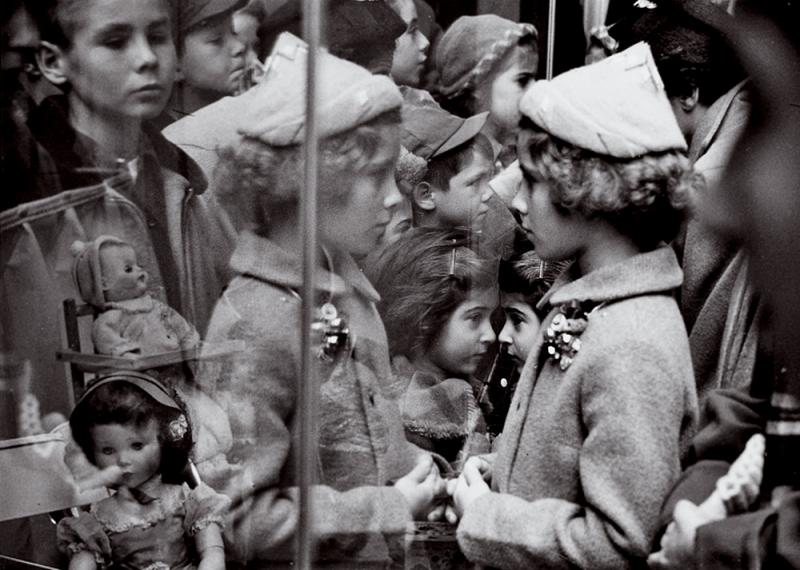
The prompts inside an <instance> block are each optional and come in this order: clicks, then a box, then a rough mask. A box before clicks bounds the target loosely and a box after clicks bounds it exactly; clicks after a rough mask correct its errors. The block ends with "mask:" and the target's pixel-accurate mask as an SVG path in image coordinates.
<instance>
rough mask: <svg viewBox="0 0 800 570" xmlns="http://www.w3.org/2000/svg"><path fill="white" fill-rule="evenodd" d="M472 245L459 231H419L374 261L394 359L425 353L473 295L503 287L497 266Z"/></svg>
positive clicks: (370, 271) (370, 272)
mask: <svg viewBox="0 0 800 570" xmlns="http://www.w3.org/2000/svg"><path fill="white" fill-rule="evenodd" d="M468 245H469V238H468V235H467V234H466V233H465V232H462V231H459V230H452V229H443V228H414V229H412V230H409V231H407V232H405V233H404V234H403V235H402V236H401V237H400V238H399V239H398V240H397V241H395V242H393V243H391V244H389V245H388V246H386V247H385V248H384V249H383V250H381V251H380V252H379V253H378V254H377V256H375V257H371V258H368V260H367V264H366V267H365V273H366V274H367V277H368V278H369V279H370V281H371V282H372V284H373V285H374V286H375V289H376V290H377V291H378V293H380V295H381V300H380V302H379V303H378V311H379V312H380V314H381V319H382V320H383V323H384V326H385V327H386V334H387V337H388V339H389V353H390V354H391V355H392V356H396V355H403V356H407V357H412V356H413V355H415V354H420V353H424V352H425V351H426V349H427V348H428V347H430V346H431V345H432V344H433V343H434V341H435V340H436V337H437V336H438V334H439V333H440V332H441V331H442V329H443V328H444V326H445V324H446V322H447V319H448V318H450V315H451V314H452V313H453V311H455V310H456V308H457V307H458V306H459V305H460V304H461V303H462V302H464V301H465V300H467V298H468V297H469V295H470V292H471V291H476V290H484V289H490V288H494V287H496V286H497V270H496V264H495V263H492V262H491V261H490V260H487V259H482V258H481V257H479V256H478V254H477V253H475V252H474V251H473V250H472V249H470V248H469V247H468Z"/></svg>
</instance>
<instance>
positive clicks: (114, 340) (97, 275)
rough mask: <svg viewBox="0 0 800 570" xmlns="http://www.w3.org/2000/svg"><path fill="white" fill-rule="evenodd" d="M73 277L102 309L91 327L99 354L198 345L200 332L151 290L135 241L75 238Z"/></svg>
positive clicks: (85, 296) (130, 353) (82, 292)
mask: <svg viewBox="0 0 800 570" xmlns="http://www.w3.org/2000/svg"><path fill="white" fill-rule="evenodd" d="M71 250H72V253H73V255H74V256H75V259H74V264H73V269H72V275H73V277H74V280H75V284H76V285H77V287H78V292H79V293H80V295H81V297H82V298H83V300H84V301H86V302H87V303H89V304H90V305H92V306H94V307H96V308H97V309H99V310H100V311H101V312H100V314H99V315H97V318H96V319H95V321H94V325H93V328H92V342H93V343H94V346H95V350H96V351H97V352H98V353H99V354H109V355H112V356H134V355H148V354H156V353H160V352H169V351H172V350H179V349H187V348H194V347H195V346H197V344H198V342H199V341H200V336H199V335H198V334H197V331H196V330H195V329H194V327H192V325H190V324H189V323H187V322H186V320H185V319H184V318H183V317H182V316H181V315H180V314H178V312H177V311H175V310H174V309H172V308H171V307H169V306H167V305H165V304H164V303H162V302H161V301H158V300H157V299H154V298H153V297H152V296H151V295H150V294H149V293H148V291H147V284H148V274H147V271H145V270H144V269H142V268H141V267H140V266H139V264H138V263H137V260H136V252H135V251H134V249H133V247H131V245H130V244H128V243H126V242H124V241H122V240H121V239H119V238H116V237H114V236H100V237H98V238H97V239H95V240H94V241H90V242H81V241H76V242H75V243H74V244H72V247H71Z"/></svg>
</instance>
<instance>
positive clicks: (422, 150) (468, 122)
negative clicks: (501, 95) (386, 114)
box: [403, 89, 494, 229]
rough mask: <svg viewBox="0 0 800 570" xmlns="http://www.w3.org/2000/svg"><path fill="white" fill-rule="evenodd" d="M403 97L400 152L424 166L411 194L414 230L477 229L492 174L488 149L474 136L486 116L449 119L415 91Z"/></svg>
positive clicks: (484, 141) (430, 99) (483, 139)
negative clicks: (408, 152)
mask: <svg viewBox="0 0 800 570" xmlns="http://www.w3.org/2000/svg"><path fill="white" fill-rule="evenodd" d="M403 97H404V103H403V146H405V147H406V148H407V149H408V150H409V151H410V152H411V153H413V154H415V155H417V156H420V157H422V158H424V159H425V160H427V162H428V168H427V172H426V174H425V176H424V177H423V179H422V181H421V182H419V183H418V184H416V185H415V186H414V188H413V189H412V191H411V200H412V208H413V213H414V226H428V227H430V226H434V227H436V226H439V227H461V228H476V229H477V227H478V224H479V223H480V222H481V220H482V218H483V216H484V215H485V214H486V212H487V211H488V206H487V205H486V203H485V202H486V200H487V199H488V197H489V193H490V190H489V188H488V186H487V184H488V182H489V179H490V178H491V177H492V174H493V171H494V166H493V161H492V147H491V145H490V143H489V140H488V139H487V138H486V137H485V136H483V135H481V134H480V132H481V129H482V128H483V126H484V125H485V123H486V117H487V114H486V113H482V114H480V115H475V116H473V117H469V118H467V119H462V118H461V117H457V116H455V115H451V114H450V113H448V112H447V111H445V110H444V109H442V108H441V107H440V106H439V105H438V103H436V101H434V100H433V97H431V96H430V94H429V93H428V92H427V91H422V90H419V89H403Z"/></svg>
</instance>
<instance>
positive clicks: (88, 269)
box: [73, 236, 231, 484]
mask: <svg viewBox="0 0 800 570" xmlns="http://www.w3.org/2000/svg"><path fill="white" fill-rule="evenodd" d="M73 250H74V253H75V256H76V257H75V261H74V266H73V276H74V279H75V283H76V284H77V286H78V290H79V292H80V294H81V296H82V297H83V299H84V301H86V302H87V303H89V304H91V305H93V306H95V307H96V308H98V309H100V310H101V311H102V312H101V313H100V314H99V315H98V316H97V318H96V319H95V321H94V326H93V329H92V341H93V342H94V346H95V350H96V351H97V352H98V353H99V354H109V355H113V356H147V355H153V354H159V353H164V352H170V351H177V350H181V349H183V350H186V349H190V348H195V347H197V346H199V344H200V336H199V335H198V333H197V331H196V330H195V329H194V327H192V325H190V324H189V323H188V322H187V321H186V320H184V318H183V317H182V316H181V315H180V314H178V312H177V311H175V310H174V309H172V308H171V307H169V306H167V305H166V304H164V303H162V302H161V301H158V300H156V299H154V298H153V297H152V296H150V295H149V294H148V292H147V285H148V275H147V272H146V271H145V270H144V269H142V268H141V267H140V266H139V265H138V264H137V260H136V254H135V252H134V250H133V248H132V247H131V246H130V245H129V244H127V243H126V242H124V241H122V240H120V239H117V238H116V237H113V236H100V237H98V238H97V239H95V240H94V241H91V242H88V243H84V242H75V243H74V244H73ZM182 361H183V359H182V358H179V357H178V358H176V360H175V364H173V365H169V366H161V367H159V368H154V369H150V370H148V373H149V374H152V375H155V376H156V377H157V378H158V379H159V380H160V381H161V382H163V383H165V384H167V385H168V386H169V387H170V388H171V389H174V390H176V391H177V392H178V394H179V395H180V397H181V398H182V400H183V401H184V402H185V404H186V406H187V408H188V411H189V414H190V415H191V417H192V418H193V420H194V421H193V425H194V429H195V432H194V440H195V449H194V454H195V462H196V463H197V468H198V470H199V471H200V473H201V475H202V476H203V478H204V479H206V480H207V481H208V482H209V484H213V483H214V482H215V481H216V480H218V479H225V478H226V477H227V476H228V475H229V468H230V466H229V465H228V462H227V461H226V460H225V458H224V455H223V454H222V452H223V451H224V450H227V449H228V448H229V447H230V445H231V433H230V425H229V423H228V418H227V416H226V415H225V413H224V412H223V411H222V410H221V409H220V408H219V406H218V405H217V404H216V403H215V402H214V401H213V400H212V399H211V398H210V397H209V396H208V395H206V394H205V393H204V392H203V391H202V390H200V389H199V388H198V387H197V386H196V385H194V383H193V382H192V381H191V380H192V378H191V375H190V376H189V377H187V374H189V369H187V368H186V367H183V366H181V362H182Z"/></svg>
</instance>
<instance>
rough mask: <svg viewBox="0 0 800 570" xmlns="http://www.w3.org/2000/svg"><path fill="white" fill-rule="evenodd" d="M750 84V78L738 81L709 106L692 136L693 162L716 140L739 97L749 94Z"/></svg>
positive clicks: (691, 151)
mask: <svg viewBox="0 0 800 570" xmlns="http://www.w3.org/2000/svg"><path fill="white" fill-rule="evenodd" d="M748 85H749V80H747V79H745V80H744V81H742V82H740V83H738V84H737V85H735V86H734V87H733V88H732V89H730V90H729V91H728V92H727V93H725V94H724V95H723V96H722V97H720V98H719V99H717V100H716V101H714V103H713V104H712V105H711V106H710V107H709V108H708V111H706V113H705V115H703V119H702V120H701V121H700V124H699V125H698V126H697V132H696V133H695V134H694V136H693V137H692V144H691V145H689V159H690V160H691V161H692V162H696V161H697V159H698V158H699V157H701V156H703V155H704V154H705V152H706V151H707V150H708V147H710V146H711V143H713V142H714V139H716V137H717V133H718V132H719V130H720V128H721V127H722V123H723V121H724V119H725V117H727V116H728V112H729V111H730V110H731V109H732V108H733V107H734V105H735V104H736V101H737V98H739V97H740V94H742V93H744V94H745V95H746V94H747V92H748Z"/></svg>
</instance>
